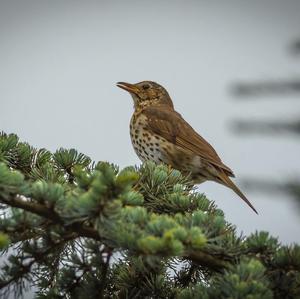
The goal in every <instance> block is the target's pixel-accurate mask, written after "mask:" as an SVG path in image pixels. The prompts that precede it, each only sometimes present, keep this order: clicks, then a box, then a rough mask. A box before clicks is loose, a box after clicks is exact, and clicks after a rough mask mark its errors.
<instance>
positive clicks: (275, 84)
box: [231, 45, 300, 100]
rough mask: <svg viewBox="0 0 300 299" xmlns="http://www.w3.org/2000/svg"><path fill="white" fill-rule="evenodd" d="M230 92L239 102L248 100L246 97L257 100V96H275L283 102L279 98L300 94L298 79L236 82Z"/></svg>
mask: <svg viewBox="0 0 300 299" xmlns="http://www.w3.org/2000/svg"><path fill="white" fill-rule="evenodd" d="M299 46H300V45H299ZM231 92H232V94H233V95H234V96H235V97H237V98H238V99H239V100H243V99H246V98H247V99H248V97H251V99H252V100H259V99H260V98H259V97H258V96H276V97H277V98H278V99H282V100H284V98H283V97H281V96H285V95H287V94H288V95H290V94H291V95H292V94H299V93H300V79H299V78H293V79H288V80H287V79H285V80H278V81H277V80H274V81H272V80H270V81H257V82H238V83H235V84H233V85H232V87H231Z"/></svg>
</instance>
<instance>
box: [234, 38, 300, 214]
mask: <svg viewBox="0 0 300 299" xmlns="http://www.w3.org/2000/svg"><path fill="white" fill-rule="evenodd" d="M290 50H291V51H290V52H291V53H292V54H297V55H298V54H300V39H298V40H295V41H293V42H292V43H291V45H290ZM231 93H232V95H233V96H235V97H236V99H238V100H245V99H248V100H262V99H266V96H268V97H269V98H270V99H271V100H276V101H278V100H283V101H284V100H286V99H287V98H286V97H287V96H291V95H297V98H298V99H300V97H299V94H300V78H299V77H296V76H295V77H293V78H289V79H282V80H280V79H277V80H265V81H256V82H255V81H254V82H236V83H234V84H233V85H232V86H231ZM272 104H273V103H272ZM256 105H259V104H258V103H256ZM257 107H258V108H259V106H257ZM231 129H232V130H233V132H234V133H236V134H239V135H249V134H260V135H270V136H278V134H289V135H293V137H296V138H298V137H299V134H300V117H299V118H296V119H288V120H278V119H277V120H269V121H266V120H264V119H261V120H251V121H250V120H242V119H236V120H234V121H233V122H232V123H231ZM274 162H276V161H274ZM283 176H284V174H283ZM284 177H286V176H284ZM242 184H243V185H244V188H245V189H248V190H253V191H256V192H261V193H266V194H268V195H270V198H272V199H273V196H272V195H274V194H275V195H280V194H286V195H288V196H290V197H292V198H293V199H294V200H295V201H296V202H297V205H298V207H299V209H300V178H299V177H298V178H297V179H294V178H290V179H285V178H284V179H282V180H281V181H276V180H272V179H267V180H266V179H263V178H259V177H258V178H255V179H254V178H250V177H246V178H244V179H243V180H242Z"/></svg>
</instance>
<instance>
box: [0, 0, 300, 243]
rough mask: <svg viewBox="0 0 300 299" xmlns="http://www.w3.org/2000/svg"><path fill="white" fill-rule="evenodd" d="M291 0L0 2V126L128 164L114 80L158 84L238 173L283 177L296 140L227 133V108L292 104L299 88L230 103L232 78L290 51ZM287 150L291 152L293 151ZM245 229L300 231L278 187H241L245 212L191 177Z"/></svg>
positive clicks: (257, 112) (294, 33) (294, 34)
mask: <svg viewBox="0 0 300 299" xmlns="http://www.w3.org/2000/svg"><path fill="white" fill-rule="evenodd" d="M299 28H300V1H280V0H276V1H275V0H273V1H261V0H256V1H253V0H252V1H221V0H219V1H199V0H198V1H196V0H195V1H175V0H172V1H121V0H120V1H28V0H27V1H12V0H7V1H5V0H1V2H0V103H1V107H0V130H4V131H5V132H7V133H16V134H18V135H19V137H20V138H21V140H23V141H28V142H29V143H30V144H32V145H34V146H36V147H45V148H48V149H50V150H52V151H54V150H55V149H57V148H59V147H66V148H76V149H78V150H79V151H81V152H83V153H85V154H87V155H89V156H90V157H91V158H92V159H93V160H97V161H98V160H107V161H110V162H113V163H116V164H119V165H120V166H121V167H123V166H127V165H132V164H139V163H140V162H139V160H138V158H137V157H136V155H135V153H134V151H133V149H132V146H131V142H130V138H129V133H128V130H129V128H128V124H129V119H130V117H131V114H132V112H133V103H132V100H131V98H130V96H129V95H128V94H126V93H125V92H124V91H122V90H121V89H119V88H117V87H116V86H115V83H116V82H117V81H127V82H133V83H134V82H138V81H142V80H153V81H157V82H158V83H160V84H162V85H164V86H165V87H166V88H167V90H168V91H169V93H170V95H171V96H172V98H173V100H174V103H175V107H176V109H177V110H178V111H179V112H180V113H181V114H182V115H183V116H184V117H185V119H186V120H188V121H189V122H190V124H191V125H192V126H193V127H194V128H195V129H196V130H197V131H198V132H199V133H200V134H201V135H202V136H203V137H205V138H206V139H207V140H208V141H209V142H210V143H211V144H212V145H213V146H214V147H215V149H216V150H217V151H218V153H219V155H220V156H221V158H222V160H223V161H224V163H225V164H227V165H229V166H230V167H231V168H232V169H233V170H234V171H235V173H236V176H237V182H238V178H239V177H243V176H245V175H251V176H259V177H260V176H262V177H267V178H268V177H269V178H270V177H271V178H272V177H274V178H275V179H278V178H280V177H284V176H289V177H294V176H295V175H298V177H299V173H300V165H299V152H300V143H299V140H296V139H293V138H292V137H278V138H273V139H271V138H267V137H258V136H257V137H253V136H247V137H243V138H238V137H237V136H235V135H233V134H232V133H231V132H230V130H229V129H228V128H229V124H230V120H232V119H233V118H235V117H238V118H245V119H276V118H278V119H282V120H286V119H288V118H291V117H297V116H299V108H300V107H299V106H300V105H299V99H298V100H297V99H296V97H292V96H290V97H286V98H285V99H284V100H282V101H274V102H273V101H271V100H270V99H266V100H263V101H255V102H251V101H249V102H246V103H239V102H237V101H235V100H234V99H233V97H232V95H231V94H230V92H229V87H230V85H231V84H232V83H234V82H236V81H239V80H250V81H251V80H255V81H256V80H262V79H274V80H277V79H282V78H283V79H288V78H291V77H293V76H299V75H300V67H299V66H300V61H299V59H298V60H296V59H295V58H293V57H292V56H290V55H289V53H288V47H289V44H290V43H291V41H293V40H294V39H295V38H299V36H300V30H299ZM295 161H296V162H295ZM199 190H200V192H205V193H206V194H207V196H208V197H209V198H210V199H213V200H215V201H216V202H217V204H218V205H219V206H220V207H221V208H222V209H223V210H224V211H225V213H226V217H227V219H228V220H229V221H230V222H232V223H233V224H235V225H236V226H237V229H238V231H243V232H244V233H246V234H249V233H250V232H253V231H255V230H256V229H258V230H268V231H270V232H271V233H272V234H273V235H274V236H279V238H280V240H282V241H283V242H284V243H290V242H293V241H300V235H299V225H300V215H299V209H298V210H297V209H295V205H294V203H293V202H292V200H289V199H286V200H283V198H282V196H278V197H277V198H275V197H274V198H270V197H269V196H266V195H260V194H258V193H250V192H247V191H245V193H246V194H247V196H248V198H249V199H250V200H251V202H252V203H253V204H254V206H255V207H256V208H257V210H258V211H259V216H257V215H255V214H254V213H253V212H252V210H251V209H249V208H248V207H247V206H246V205H245V204H244V203H243V202H242V201H241V200H240V199H239V198H238V197H237V196H236V195H235V194H234V193H233V192H232V191H230V190H229V189H226V188H225V187H223V186H220V185H217V184H215V183H204V184H202V185H200V186H199Z"/></svg>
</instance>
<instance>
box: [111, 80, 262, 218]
mask: <svg viewBox="0 0 300 299" xmlns="http://www.w3.org/2000/svg"><path fill="white" fill-rule="evenodd" d="M117 86H118V87H120V88H122V89H125V90H126V91H128V92H130V94H131V95H132V97H133V100H134V108H135V111H134V113H133V116H132V118H131V122H130V135H131V140H132V144H133V147H134V149H135V151H136V153H137V155H138V156H139V158H140V159H141V160H142V161H145V160H152V161H154V162H155V163H165V164H168V165H171V166H172V167H173V168H175V169H178V170H180V171H181V172H183V173H186V174H190V175H191V177H192V179H193V180H194V182H195V183H202V182H204V181H206V180H211V181H215V182H217V183H220V184H223V185H225V186H227V187H229V188H231V189H232V190H233V191H234V192H236V193H237V194H238V195H239V196H240V197H241V198H242V199H243V200H244V201H245V202H246V203H247V204H248V205H249V206H250V207H251V208H252V209H253V211H254V212H255V213H257V211H256V210H255V208H254V207H253V206H252V204H251V203H250V202H249V200H248V199H247V198H246V196H245V195H244V194H243V193H242V192H241V191H240V189H239V188H238V187H237V186H236V185H235V184H234V183H233V181H232V180H231V179H230V178H229V177H234V174H233V171H232V170H231V169H230V168H229V167H228V166H226V165H225V164H224V163H223V162H222V161H221V159H220V157H219V156H218V154H217V153H216V151H215V150H214V148H213V147H212V146H211V145H210V144H209V143H208V142H207V141H206V140H205V139H204V138H203V137H201V136H200V135H199V134H198V133H197V132H196V131H195V130H194V129H193V128H192V127H191V126H190V125H189V124H188V123H187V122H186V121H185V120H184V119H183V118H182V116H181V115H180V114H179V113H178V112H176V111H175V110H174V106H173V102H172V100H171V98H170V96H169V94H168V92H167V91H166V90H165V89H164V88H163V87H162V86H161V85H159V84H157V83H155V82H152V81H143V82H140V83H137V84H129V83H125V82H119V83H118V84H117Z"/></svg>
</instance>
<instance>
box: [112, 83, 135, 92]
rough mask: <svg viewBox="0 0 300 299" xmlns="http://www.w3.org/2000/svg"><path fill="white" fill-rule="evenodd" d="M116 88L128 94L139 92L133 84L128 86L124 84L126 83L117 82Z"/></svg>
mask: <svg viewBox="0 0 300 299" xmlns="http://www.w3.org/2000/svg"><path fill="white" fill-rule="evenodd" d="M117 86H118V87H120V88H122V89H124V90H126V91H128V92H130V93H134V94H137V93H138V92H139V89H138V87H137V86H135V85H134V84H130V83H126V82H118V83H117Z"/></svg>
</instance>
